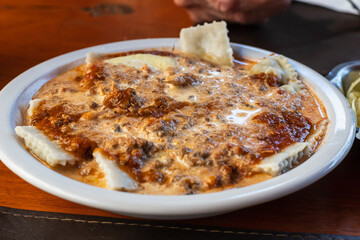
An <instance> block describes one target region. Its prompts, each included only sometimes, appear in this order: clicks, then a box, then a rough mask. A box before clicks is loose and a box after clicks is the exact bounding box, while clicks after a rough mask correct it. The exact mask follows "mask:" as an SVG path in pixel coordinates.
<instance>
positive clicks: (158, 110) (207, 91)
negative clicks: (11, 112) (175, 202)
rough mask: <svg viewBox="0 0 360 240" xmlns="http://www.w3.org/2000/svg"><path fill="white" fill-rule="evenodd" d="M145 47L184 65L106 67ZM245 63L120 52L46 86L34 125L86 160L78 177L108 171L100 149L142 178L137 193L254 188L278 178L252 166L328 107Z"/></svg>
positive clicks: (299, 134) (300, 136) (297, 138)
mask: <svg viewBox="0 0 360 240" xmlns="http://www.w3.org/2000/svg"><path fill="white" fill-rule="evenodd" d="M137 53H148V54H154V55H160V56H167V57H171V58H174V59H175V60H176V61H177V64H176V66H175V67H173V68H171V69H168V70H166V71H154V70H151V69H150V70H149V68H148V67H146V66H145V67H143V68H142V69H136V68H134V67H129V66H125V65H120V66H112V65H110V64H105V63H104V59H109V58H113V57H119V56H128V55H132V54H137ZM246 68H247V67H246V66H244V65H240V64H237V65H235V67H233V68H229V67H223V66H216V65H214V64H211V63H208V62H206V61H203V60H201V59H198V58H196V57H193V56H186V55H183V54H181V53H178V52H169V51H156V50H153V51H133V52H126V53H117V54H111V55H107V56H104V57H102V58H101V59H99V60H98V61H97V62H96V64H94V65H92V66H89V67H86V66H85V65H82V66H80V67H78V68H76V69H73V70H71V71H69V72H67V73H65V74H63V75H61V76H59V77H57V78H55V79H53V80H51V81H49V82H48V83H46V84H45V85H44V86H43V87H42V88H41V89H40V90H39V92H38V93H37V94H36V95H35V96H34V97H35V98H41V99H44V103H42V104H41V105H40V107H39V108H38V109H37V110H36V114H35V115H34V116H33V117H31V119H28V122H29V124H30V125H33V126H35V127H36V128H38V129H39V130H41V131H42V132H43V133H44V134H46V135H47V136H48V137H49V138H51V139H52V140H54V141H56V142H57V143H58V144H60V145H61V146H62V148H63V149H65V150H66V151H68V152H70V153H72V154H74V155H75V156H76V157H77V158H78V159H79V161H78V162H77V164H76V167H77V168H76V170H74V171H73V173H72V174H80V175H82V176H83V178H84V179H86V178H90V177H91V174H94V173H95V172H99V171H100V170H99V169H96V168H97V165H96V164H93V163H92V161H93V160H92V152H93V151H94V149H95V148H100V149H101V151H102V152H103V154H104V155H106V156H108V157H109V158H110V159H112V160H113V161H115V162H116V164H117V166H118V167H119V168H121V169H122V170H123V171H125V172H127V173H128V174H129V175H130V176H131V177H132V178H134V179H135V180H136V181H138V182H139V183H140V185H141V186H140V188H139V190H137V191H135V192H137V193H144V194H193V193H204V192H212V191H220V190H223V189H227V188H232V187H239V186H244V185H249V184H253V183H256V182H258V181H262V180H265V179H268V178H270V176H268V175H266V174H254V173H252V171H251V169H252V166H254V165H256V164H258V163H259V162H260V161H261V160H262V159H264V158H266V157H268V156H272V155H273V154H276V153H278V152H280V151H282V150H283V149H285V148H286V147H287V146H290V145H291V144H293V143H295V142H304V141H306V139H307V137H308V135H309V134H310V133H311V132H312V131H313V130H314V129H315V128H316V127H317V124H318V123H319V122H320V121H321V120H323V119H324V118H326V113H325V110H324V108H323V107H322V106H320V108H319V107H318V105H317V104H318V103H317V100H316V97H315V96H314V95H313V94H312V93H311V91H310V90H309V89H307V88H306V91H303V92H302V93H299V94H295V95H294V94H290V93H287V92H285V91H284V90H282V89H280V88H279V86H280V82H279V80H278V79H277V77H276V76H273V75H266V74H264V73H261V74H253V75H251V74H249V71H247V69H246ZM304 105H306V106H307V107H309V106H310V107H313V108H314V110H313V111H305V110H303V106H304ZM307 157H308V156H307ZM90 163H91V164H90ZM89 166H90V167H89ZM68 168H71V166H69V167H68ZM57 170H58V171H60V170H59V168H57ZM68 172H69V171H67V173H65V171H62V173H64V174H66V175H71V174H69V173H68ZM77 179H78V178H77ZM84 181H85V182H86V181H87V182H88V180H84ZM95 185H96V184H95Z"/></svg>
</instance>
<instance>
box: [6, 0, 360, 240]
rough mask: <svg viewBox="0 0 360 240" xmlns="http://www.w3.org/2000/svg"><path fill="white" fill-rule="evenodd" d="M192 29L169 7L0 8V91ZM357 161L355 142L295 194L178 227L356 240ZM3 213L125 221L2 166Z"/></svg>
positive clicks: (359, 152) (28, 2)
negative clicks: (97, 51) (29, 74)
mask: <svg viewBox="0 0 360 240" xmlns="http://www.w3.org/2000/svg"><path fill="white" fill-rule="evenodd" d="M190 25H192V23H191V22H190V20H189V19H188V17H187V15H186V13H185V12H184V11H183V10H182V9H179V8H177V7H175V6H174V5H173V4H172V1H170V0H169V1H163V0H152V1H140V0H137V1H124V0H116V1H115V0H113V1H110V0H106V1H105V0H103V1H97V0H78V1H60V0H54V1H44V0H43V1H40V0H18V1H13V0H12V1H10V0H2V1H1V2H0V33H1V34H0V88H2V87H4V86H5V85H6V84H7V83H8V82H9V81H10V80H11V79H13V78H14V77H16V76H17V75H19V74H20V73H21V72H23V71H25V70H27V69H28V68H30V67H32V66H34V65H36V64H38V63H40V62H42V61H45V60H47V59H49V58H52V57H55V56H57V55H60V54H63V53H67V52H69V51H74V50H77V49H80V48H84V47H89V46H93V45H98V44H103V43H108V42H115V41H120V40H128V39H139V38H149V37H177V36H178V33H179V30H180V29H181V28H182V27H186V26H190ZM251 31H252V30H251ZM251 31H248V32H247V34H251ZM240 35H241V34H240ZM240 35H239V36H240ZM239 38H241V36H240V37H239ZM359 156H360V143H359V141H356V142H355V144H354V146H353V148H352V150H351V152H350V153H349V155H348V156H347V157H346V158H345V160H344V161H343V163H341V164H340V166H339V167H337V168H336V169H335V170H334V171H333V172H332V173H330V174H329V175H327V176H326V177H324V178H323V179H321V180H320V181H318V182H317V183H315V184H312V185H311V186H309V187H307V188H305V189H303V190H301V191H299V192H297V193H294V194H291V195H289V196H287V197H284V198H281V199H279V200H275V201H272V202H269V203H266V204H262V205H259V206H255V207H251V208H247V209H244V210H239V211H236V212H233V213H229V214H225V215H221V216H217V217H212V218H205V219H197V220H187V221H178V222H182V223H189V224H201V225H212V226H223V227H236V228H248V229H263V230H274V231H289V232H313V233H332V234H347V235H359V236H360V204H359V199H360V188H359V186H360V180H359V178H358V175H359V173H358V172H359V169H360V161H359V160H360V159H359V158H360V157H359ZM0 205H1V206H6V207H13V208H21V209H30V210H40V211H52V212H63V213H74V214H86V215H98V216H109V217H121V218H127V217H125V216H119V215H116V214H113V213H109V212H105V211H102V210H97V209H93V208H89V207H85V206H81V205H78V204H75V203H71V202H69V201H66V200H63V199H60V198H57V197H55V196H52V195H50V194H47V193H45V192H43V191H41V190H39V189H37V188H36V187H33V186H31V185H30V184H28V183H26V182H25V181H23V180H22V179H21V178H19V177H18V176H16V175H15V174H13V173H12V172H11V171H10V170H9V169H7V168H6V167H5V166H4V165H3V164H2V163H0Z"/></svg>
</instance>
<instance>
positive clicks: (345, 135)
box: [0, 38, 355, 219]
mask: <svg viewBox="0 0 360 240" xmlns="http://www.w3.org/2000/svg"><path fill="white" fill-rule="evenodd" d="M174 45H175V46H178V40H177V39H174V38H168V39H145V40H134V41H125V42H116V43H110V44H105V45H100V46H95V47H91V48H87V49H82V50H79V51H75V52H71V53H68V54H65V55H61V56H59V57H56V58H53V59H51V60H48V61H46V62H44V63H41V64H39V65H37V66H35V67H33V68H31V69H29V70H28V71H26V72H24V73H23V74H21V75H20V76H18V77H17V78H15V79H14V80H13V81H11V82H10V83H9V84H8V85H7V86H6V87H5V88H4V89H3V90H2V91H1V92H0V109H1V114H0V125H1V128H0V136H1V137H0V159H1V160H2V161H3V162H4V164H5V165H6V166H7V167H9V168H10V169H11V170H12V171H13V172H15V173H16V174H17V175H18V176H20V177H21V178H23V179H24V180H26V181H27V182H29V183H31V184H33V185H35V186H36V187H38V188H40V189H42V190H44V191H46V192H49V193H51V194H54V195H56V196H58V197H60V198H64V199H67V200H69V201H72V202H76V203H80V204H84V205H87V206H91V207H95V208H99V209H104V210H107V211H110V212H115V213H119V214H124V215H130V216H136V217H143V218H156V219H184V218H198V217H205V216H211V215H216V214H221V213H225V212H229V211H233V210H237V209H241V208H245V207H249V206H252V205H256V204H260V203H263V202H267V201H270V200H273V199H276V198H280V197H282V196H285V195H287V194H290V193H292V192H294V191H297V190H299V189H301V188H303V187H305V186H307V185H309V184H311V183H313V182H315V181H316V180H318V179H319V178H321V177H323V176H324V175H325V174H327V173H328V172H329V171H331V170H332V169H333V168H335V167H336V166H337V165H338V164H339V163H340V162H341V160H342V159H343V158H344V157H345V156H346V154H347V153H348V151H349V149H350V147H351V145H352V143H353V141H354V135H355V121H354V117H353V115H352V112H351V109H350V106H349V104H348V103H347V101H346V99H345V98H344V97H343V96H342V95H341V93H340V92H339V91H338V90H337V89H336V88H335V87H334V86H332V85H331V84H330V83H329V82H328V81H327V80H326V79H325V78H324V77H322V76H321V75H319V74H318V73H316V72H315V71H313V70H311V69H309V68H308V67H306V66H304V65H302V64H300V63H298V62H296V61H293V60H290V63H291V64H292V65H293V66H294V67H295V69H296V70H297V71H298V73H299V74H300V76H301V77H303V78H304V79H306V82H307V83H308V85H310V86H311V88H313V89H314V90H315V92H316V94H317V96H318V97H319V98H320V100H321V101H322V102H323V104H324V106H325V108H326V110H327V114H328V117H329V119H330V124H329V129H328V133H327V134H326V137H325V139H324V140H323V142H322V144H321V146H320V147H319V149H318V150H317V152H316V153H315V154H314V155H313V156H312V157H311V158H310V159H308V160H307V161H305V162H304V163H303V164H301V165H300V166H298V167H296V168H294V169H293V170H291V171H289V172H287V173H285V174H283V175H281V176H277V177H275V178H273V179H270V180H268V181H265V182H261V183H258V184H255V185H251V186H248V187H244V188H237V189H231V190H226V191H221V192H216V193H208V194H198V195H186V196H154V195H139V194H132V193H125V192H116V191H110V190H106V189H102V188H98V187H94V186H90V185H87V184H84V183H81V182H77V181H75V180H72V179H70V178H67V177H64V176H62V175H61V174H58V173H56V172H55V171H52V170H51V169H49V168H47V167H45V166H44V165H43V164H41V163H40V162H38V161H37V160H36V159H35V158H34V157H32V156H31V155H30V154H29V152H28V151H27V150H26V149H25V148H24V145H23V142H22V141H21V139H19V138H18V137H17V136H16V135H15V131H14V128H15V126H17V125H21V123H22V116H21V113H22V112H24V110H25V109H26V108H27V105H28V102H29V100H30V99H31V97H32V95H33V94H34V93H35V92H36V91H37V90H38V89H39V88H40V87H41V86H42V85H43V84H44V83H45V82H46V81H48V80H50V79H52V78H53V77H55V76H58V75H59V74H61V73H63V72H65V71H67V70H69V69H71V68H73V67H75V66H77V65H79V64H81V63H83V62H84V58H85V55H86V53H87V52H89V51H99V52H105V53H110V52H122V51H130V50H137V49H144V48H159V47H172V46H174ZM232 48H233V50H234V52H235V53H237V54H238V55H240V56H247V57H251V58H261V57H264V56H268V55H269V54H271V52H268V51H265V50H261V49H258V48H254V47H249V46H244V45H239V44H232Z"/></svg>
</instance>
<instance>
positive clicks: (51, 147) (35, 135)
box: [15, 126, 76, 166]
mask: <svg viewBox="0 0 360 240" xmlns="http://www.w3.org/2000/svg"><path fill="white" fill-rule="evenodd" d="M15 132H16V134H17V135H18V136H19V137H21V138H23V139H24V141H25V146H26V147H27V148H28V149H29V150H30V151H31V152H32V153H34V154H35V155H36V156H38V157H39V158H40V159H42V160H44V161H46V162H47V163H48V164H49V165H50V166H55V165H63V166H65V165H66V164H74V163H75V160H76V158H75V156H73V155H71V154H70V153H68V152H66V151H65V150H63V149H62V148H61V147H60V146H59V145H57V144H56V143H54V142H53V141H51V140H50V139H49V138H48V137H47V136H45V135H44V134H43V133H42V132H41V131H40V130H38V129H37V128H36V127H34V126H17V127H16V128H15Z"/></svg>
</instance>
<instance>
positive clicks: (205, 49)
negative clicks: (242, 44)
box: [180, 21, 233, 66]
mask: <svg viewBox="0 0 360 240" xmlns="http://www.w3.org/2000/svg"><path fill="white" fill-rule="evenodd" d="M227 33H228V30H227V28H226V23H225V22H224V21H221V22H215V21H214V22H212V23H210V24H209V23H205V24H204V25H198V26H196V27H189V28H183V29H181V32H180V48H181V51H182V52H184V53H191V54H194V55H197V56H199V57H201V58H204V59H206V60H208V61H210V62H213V63H215V64H220V65H228V66H232V65H233V56H232V54H233V51H232V49H231V47H230V40H229V37H228V36H227Z"/></svg>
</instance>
